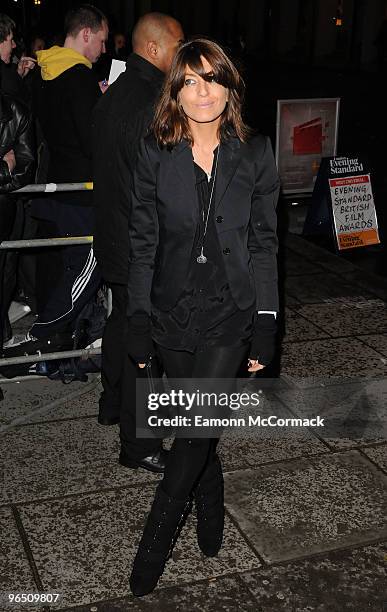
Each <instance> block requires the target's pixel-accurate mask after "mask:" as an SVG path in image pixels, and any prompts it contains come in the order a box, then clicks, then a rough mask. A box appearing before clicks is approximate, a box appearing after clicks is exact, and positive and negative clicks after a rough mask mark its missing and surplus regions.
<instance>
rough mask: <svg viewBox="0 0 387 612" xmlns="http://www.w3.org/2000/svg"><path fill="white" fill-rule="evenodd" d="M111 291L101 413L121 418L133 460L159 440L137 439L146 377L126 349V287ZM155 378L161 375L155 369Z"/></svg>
mask: <svg viewBox="0 0 387 612" xmlns="http://www.w3.org/2000/svg"><path fill="white" fill-rule="evenodd" d="M109 287H110V289H111V291H112V302H113V303H112V312H111V314H110V316H109V318H108V320H107V322H106V326H105V330H104V334H103V338H102V370H101V382H102V387H103V391H102V393H101V397H100V400H99V409H100V415H101V416H104V417H108V418H115V417H119V418H120V438H121V449H122V451H123V452H125V453H126V454H127V455H128V456H129V457H130V458H131V459H134V460H139V459H143V458H144V457H147V456H149V455H151V454H153V453H154V452H155V451H156V450H157V449H158V448H159V447H160V444H161V441H160V440H157V439H148V438H136V379H137V378H140V377H145V376H146V372H145V371H144V370H141V369H140V368H139V367H138V366H137V365H136V364H135V363H134V362H133V361H132V360H131V359H130V357H129V356H128V352H127V316H126V305H127V299H128V298H127V287H126V285H121V284H118V283H111V284H110V285H109ZM153 375H154V377H158V376H160V373H159V372H153Z"/></svg>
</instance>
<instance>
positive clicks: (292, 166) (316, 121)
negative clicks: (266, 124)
mask: <svg viewBox="0 0 387 612" xmlns="http://www.w3.org/2000/svg"><path fill="white" fill-rule="evenodd" d="M339 107H340V98H312V99H308V100H278V101H277V136H276V162H277V168H278V172H279V175H280V178H281V184H282V191H283V193H285V194H287V193H311V192H312V191H313V188H314V183H315V180H316V176H317V173H318V169H319V167H320V162H321V159H322V158H323V157H333V156H335V155H336V148H337V130H338V122H339Z"/></svg>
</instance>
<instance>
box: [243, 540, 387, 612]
mask: <svg viewBox="0 0 387 612" xmlns="http://www.w3.org/2000/svg"><path fill="white" fill-rule="evenodd" d="M386 554H387V544H386V543H383V544H378V545H376V546H365V547H362V548H356V549H354V550H351V551H339V552H333V553H329V554H328V555H324V556H319V557H318V558H312V559H308V560H305V561H297V562H293V563H285V564H282V565H280V566H276V567H270V568H265V569H261V570H258V571H257V572H250V573H246V574H243V575H242V576H241V578H242V580H243V581H244V582H245V583H246V584H247V585H248V587H249V589H250V591H251V592H252V593H253V594H254V596H255V597H256V599H257V602H258V607H257V608H256V612H272V611H273V612H274V611H275V612H327V611H329V612H384V610H385V609H386V607H385V606H386V604H387V581H386Z"/></svg>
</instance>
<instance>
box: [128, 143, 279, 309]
mask: <svg viewBox="0 0 387 612" xmlns="http://www.w3.org/2000/svg"><path fill="white" fill-rule="evenodd" d="M133 178H134V182H133V185H134V187H133V193H132V214H131V217H130V220H129V240H130V260H129V281H128V315H129V316H131V315H132V314H134V313H135V312H147V313H150V311H151V304H152V303H153V304H154V305H155V306H156V307H157V308H159V309H160V310H164V311H168V310H170V309H171V308H173V306H174V305H175V304H176V302H177V300H178V298H179V296H180V294H181V292H182V291H183V289H184V283H185V279H186V278H187V273H188V267H189V265H190V261H191V254H192V248H193V242H194V238H195V232H196V228H197V224H198V221H199V206H198V202H197V195H196V188H195V176H194V166H193V160H192V150H191V147H190V146H189V145H188V143H187V142H186V141H182V142H181V143H180V144H179V145H177V146H176V147H174V148H173V149H172V150H171V151H169V150H167V149H166V148H164V149H161V150H160V148H158V146H157V143H156V141H155V138H154V136H147V137H146V138H145V139H144V140H143V141H142V143H141V146H140V152H139V156H138V159H137V165H136V169H135V172H134V177H133ZM278 192H279V180H278V175H277V171H276V167H275V163H274V158H273V152H272V148H271V145H270V141H269V139H268V138H266V137H264V136H261V135H257V136H254V137H253V138H251V139H250V140H249V141H248V142H247V143H243V142H241V141H240V140H239V139H238V138H230V139H229V140H228V141H227V142H225V143H222V144H221V145H220V150H219V159H218V170H217V178H216V184H215V197H214V201H213V204H212V206H213V207H214V208H213V213H212V214H214V215H215V220H216V228H217V231H218V238H219V245H220V249H221V251H222V253H223V257H224V263H225V269H226V274H227V277H228V281H229V285H230V290H231V294H232V296H233V298H234V300H235V303H236V305H237V306H238V308H240V309H241V310H243V309H245V308H248V307H249V306H250V305H251V303H252V302H253V301H254V297H255V300H256V308H257V310H272V311H278V290H277V259H276V253H277V235H276V212H275V209H276V204H277V199H278Z"/></svg>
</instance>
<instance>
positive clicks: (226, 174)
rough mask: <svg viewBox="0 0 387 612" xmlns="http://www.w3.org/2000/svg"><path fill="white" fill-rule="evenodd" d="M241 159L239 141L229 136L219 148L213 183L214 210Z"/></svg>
mask: <svg viewBox="0 0 387 612" xmlns="http://www.w3.org/2000/svg"><path fill="white" fill-rule="evenodd" d="M240 160H241V146H240V141H239V139H238V138H236V137H231V138H229V139H228V140H226V142H224V143H223V142H222V143H221V145H220V149H219V160H218V171H217V177H216V184H215V210H216V209H217V208H218V206H219V204H220V202H221V201H222V198H223V196H224V194H225V191H226V189H227V187H228V186H229V184H230V181H231V179H232V177H233V176H234V174H235V171H236V169H237V168H238V166H239V162H240Z"/></svg>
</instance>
